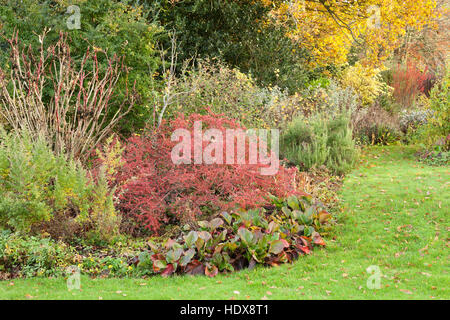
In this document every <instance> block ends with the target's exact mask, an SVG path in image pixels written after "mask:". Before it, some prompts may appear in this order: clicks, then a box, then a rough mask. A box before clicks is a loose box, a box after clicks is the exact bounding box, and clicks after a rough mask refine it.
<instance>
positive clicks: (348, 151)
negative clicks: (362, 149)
mask: <svg viewBox="0 0 450 320" xmlns="http://www.w3.org/2000/svg"><path fill="white" fill-rule="evenodd" d="M327 130H328V140H327V146H328V149H329V153H328V157H327V161H326V166H327V167H328V168H330V169H331V170H332V171H333V172H335V173H337V174H343V173H346V172H349V171H350V170H351V169H352V168H353V166H354V165H355V162H356V159H357V158H358V153H357V150H356V147H355V141H354V140H353V137H352V135H353V134H352V130H351V128H350V115H349V114H348V113H342V114H340V115H338V116H337V117H335V118H334V119H330V120H329V121H328V123H327Z"/></svg>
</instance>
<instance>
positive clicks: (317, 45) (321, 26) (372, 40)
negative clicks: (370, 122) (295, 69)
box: [261, 0, 439, 65]
mask: <svg viewBox="0 0 450 320" xmlns="http://www.w3.org/2000/svg"><path fill="white" fill-rule="evenodd" d="M261 1H262V2H263V3H264V4H265V5H267V6H272V7H273V8H274V9H273V10H272V17H273V18H274V19H275V21H276V23H279V24H282V25H284V26H285V27H286V28H287V32H288V34H289V36H290V37H291V38H292V39H294V40H295V41H297V42H298V44H299V46H301V47H306V48H308V49H309V50H310V51H311V53H312V54H313V57H314V58H313V59H312V61H314V65H327V64H330V63H334V64H342V63H345V62H346V59H347V54H348V53H349V50H350V48H351V47H352V45H355V44H356V45H359V46H360V47H362V48H365V53H364V57H363V58H364V60H365V62H366V63H369V64H372V65H380V63H381V62H383V61H384V60H385V59H387V57H389V55H390V54H391V53H392V51H393V50H394V49H395V48H396V47H398V46H399V45H400V41H401V39H402V37H403V36H404V35H405V33H406V30H407V29H408V28H413V29H418V30H420V29H422V28H424V27H425V26H427V25H431V24H433V20H434V19H436V18H437V17H438V16H439V11H438V10H436V1H435V0H423V1H402V0H351V1H347V0H291V1H276V0H261Z"/></svg>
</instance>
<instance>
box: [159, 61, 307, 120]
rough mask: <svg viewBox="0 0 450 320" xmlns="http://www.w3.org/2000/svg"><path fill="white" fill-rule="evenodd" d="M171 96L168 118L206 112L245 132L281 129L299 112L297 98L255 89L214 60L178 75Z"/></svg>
mask: <svg viewBox="0 0 450 320" xmlns="http://www.w3.org/2000/svg"><path fill="white" fill-rule="evenodd" d="M174 92H175V94H177V95H178V96H177V98H176V101H175V102H174V104H173V106H171V107H170V108H169V109H168V111H167V116H168V117H171V116H173V115H174V114H177V113H178V112H182V113H183V114H185V115H190V114H193V113H200V114H207V113H208V109H210V110H211V111H212V112H213V113H216V114H222V113H223V114H225V115H226V116H227V117H229V118H232V119H238V120H239V121H240V123H241V124H243V125H244V126H246V127H247V128H273V127H282V126H283V124H284V123H286V122H287V121H289V120H291V119H292V117H293V116H294V115H296V114H297V113H298V112H299V111H300V110H301V109H300V106H301V99H302V97H301V96H300V95H298V94H295V95H292V96H290V95H289V94H288V92H287V91H286V90H281V89H280V88H278V87H272V88H262V87H259V86H258V85H257V84H256V82H255V80H254V79H252V78H251V77H250V76H248V75H246V74H244V73H242V72H240V71H239V70H238V69H236V68H230V67H228V66H226V65H225V64H223V63H222V62H220V61H216V60H198V63H197V66H196V68H194V69H191V70H189V71H185V72H184V73H183V74H181V75H180V77H179V78H178V79H177V81H176V84H175V85H174Z"/></svg>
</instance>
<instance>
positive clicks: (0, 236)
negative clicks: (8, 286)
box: [0, 230, 76, 277]
mask: <svg viewBox="0 0 450 320" xmlns="http://www.w3.org/2000/svg"><path fill="white" fill-rule="evenodd" d="M75 261H76V254H75V251H74V250H73V248H71V247H69V246H68V245H66V244H64V243H63V242H55V241H53V240H51V239H49V238H39V237H25V236H21V235H17V234H11V233H10V232H8V231H1V230H0V273H3V274H5V273H6V276H7V277H32V276H55V275H56V276H58V275H59V276H61V275H62V274H63V272H64V269H65V268H67V267H68V266H70V265H72V264H74V263H75Z"/></svg>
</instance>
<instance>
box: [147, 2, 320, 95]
mask: <svg viewBox="0 0 450 320" xmlns="http://www.w3.org/2000/svg"><path fill="white" fill-rule="evenodd" d="M144 2H145V3H147V7H148V8H149V9H150V12H151V13H150V14H151V15H153V16H157V17H158V18H157V19H158V20H159V21H160V23H161V24H162V25H163V26H164V27H165V28H166V29H167V30H175V31H176V34H177V39H178V41H179V46H178V47H179V56H178V57H179V61H185V60H188V59H192V58H194V59H196V58H219V59H220V60H223V61H224V62H225V63H227V64H228V65H230V66H232V67H237V68H239V69H240V70H241V71H242V72H244V73H249V74H251V75H252V76H253V77H254V78H255V79H256V80H257V81H258V83H259V84H262V85H264V86H279V87H281V88H283V89H284V88H288V89H289V91H290V92H291V93H293V92H295V91H296V90H297V89H298V88H303V87H304V85H305V83H306V82H308V81H309V80H310V78H311V77H314V73H313V72H310V71H308V70H307V68H306V67H305V66H306V62H307V59H308V58H309V57H308V54H307V52H306V51H305V50H303V49H301V48H299V47H298V45H297V44H296V43H294V42H293V41H292V40H291V39H289V38H288V37H287V36H286V31H285V30H284V28H282V27H279V26H274V25H267V23H266V21H267V20H268V18H269V17H268V13H269V11H270V8H269V7H265V6H263V5H262V4H261V3H260V2H259V1H251V0H243V1H221V0H213V1H210V0H188V1H175V2H174V1H170V0H159V1H149V0H147V1H144Z"/></svg>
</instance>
